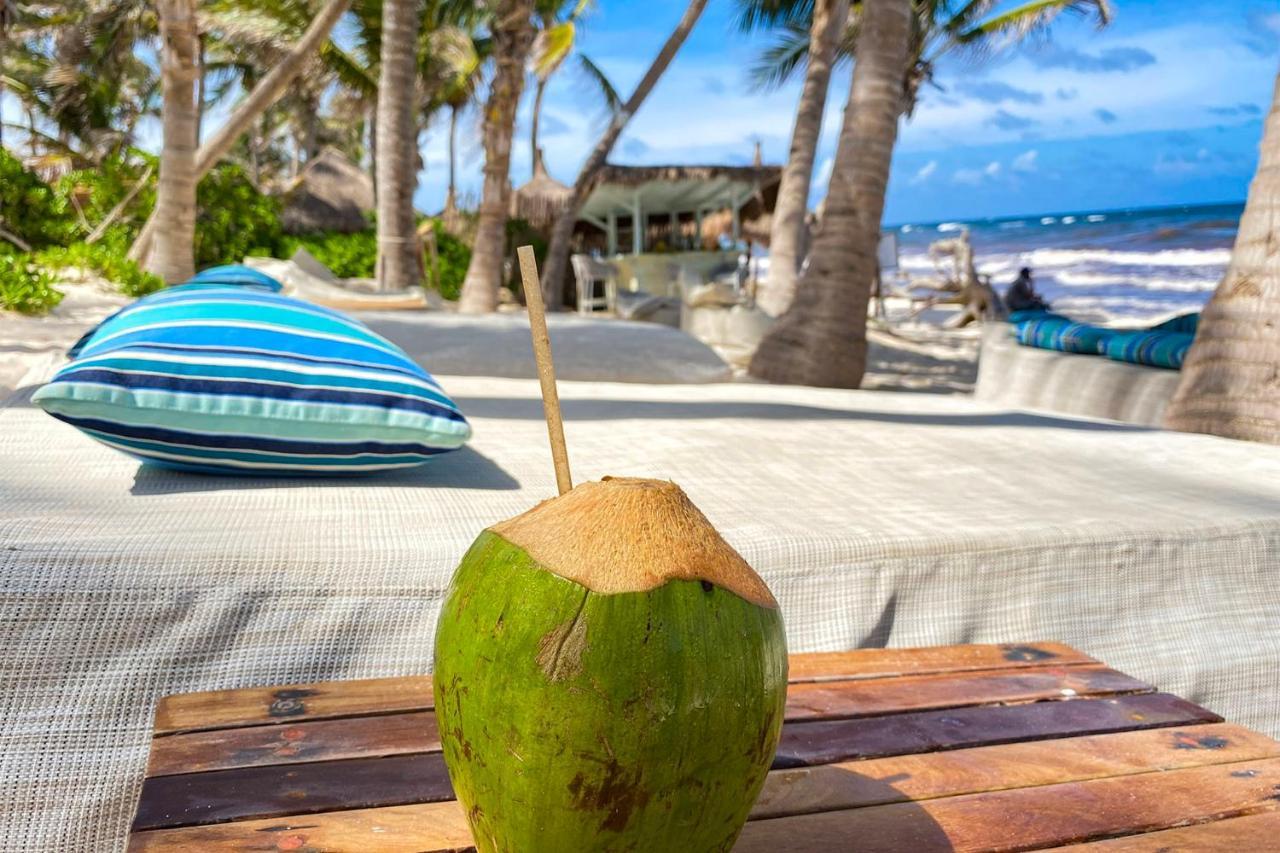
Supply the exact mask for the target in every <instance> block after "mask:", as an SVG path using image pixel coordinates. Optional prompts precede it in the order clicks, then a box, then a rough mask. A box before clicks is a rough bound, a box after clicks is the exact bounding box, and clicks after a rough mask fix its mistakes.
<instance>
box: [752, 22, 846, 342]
mask: <svg viewBox="0 0 1280 853" xmlns="http://www.w3.org/2000/svg"><path fill="white" fill-rule="evenodd" d="M848 19H849V0H816V2H815V3H814V6H813V23H812V24H811V26H810V28H809V61H808V66H807V68H806V70H805V75H804V88H803V89H802V90H801V92H800V102H799V104H798V105H797V106H796V121H795V127H794V129H793V130H792V132H791V151H790V153H789V154H788V156H787V164H786V166H785V167H783V170H782V182H781V183H780V184H779V185H778V201H777V204H776V205H775V206H774V209H773V223H772V225H771V227H770V230H769V278H768V280H767V281H765V282H764V287H762V288H760V292H759V294H758V296H757V297H756V304H757V305H759V306H760V308H761V309H762V310H764V312H765V313H767V314H769V315H771V316H774V317H777V316H780V315H782V314H783V313H784V312H785V311H786V310H787V308H788V307H790V305H791V300H792V299H793V298H794V297H795V292H796V276H797V275H798V274H799V272H800V264H801V262H803V260H804V256H803V245H804V228H805V222H804V218H805V213H806V212H807V211H808V209H809V184H810V181H811V180H812V179H813V161H814V157H815V156H816V154H817V150H818V136H819V135H820V134H821V133H822V115H823V113H824V112H825V111H826V104H827V88H828V85H829V84H830V82H831V66H832V65H833V64H834V63H835V59H836V49H837V48H838V47H839V46H840V37H841V36H842V35H843V34H844V28H845V24H846V23H847V22H848Z"/></svg>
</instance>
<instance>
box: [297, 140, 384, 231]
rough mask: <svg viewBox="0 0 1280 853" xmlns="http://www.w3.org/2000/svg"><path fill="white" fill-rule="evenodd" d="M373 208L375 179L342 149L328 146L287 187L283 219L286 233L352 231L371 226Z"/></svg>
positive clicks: (362, 229)
mask: <svg viewBox="0 0 1280 853" xmlns="http://www.w3.org/2000/svg"><path fill="white" fill-rule="evenodd" d="M372 212H373V181H371V180H369V176H368V175H366V174H365V173H364V171H363V170H362V169H361V168H360V167H359V166H357V165H356V164H355V163H352V162H351V161H350V160H348V159H347V158H346V156H344V155H343V154H342V152H340V151H338V150H336V149H333V148H326V149H324V151H322V152H321V153H320V154H319V155H318V156H317V157H314V158H313V159H312V160H311V161H309V162H308V163H307V166H306V168H305V169H303V170H302V173H301V174H300V175H298V177H297V179H296V180H295V181H294V182H293V185H292V186H290V187H289V189H287V190H285V192H284V210H283V212H282V214H281V217H280V219H281V224H282V225H283V226H284V230H285V233H287V234H305V233H307V232H313V231H340V232H342V233H344V234H351V233H355V232H357V231H364V230H365V229H366V228H368V227H369V219H368V214H369V213H372Z"/></svg>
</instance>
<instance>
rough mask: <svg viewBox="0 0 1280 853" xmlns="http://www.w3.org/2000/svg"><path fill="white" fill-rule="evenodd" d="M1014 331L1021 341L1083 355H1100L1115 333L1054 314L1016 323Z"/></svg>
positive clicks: (1026, 344) (1042, 347) (1033, 345)
mask: <svg viewBox="0 0 1280 853" xmlns="http://www.w3.org/2000/svg"><path fill="white" fill-rule="evenodd" d="M1014 331H1015V332H1016V334H1017V336H1018V343H1020V344H1023V345H1025V346H1030V347H1040V348H1041V349H1052V350H1058V351H1060V352H1075V353H1082V354H1084V355H1097V354H1098V353H1099V352H1100V351H1101V347H1102V345H1103V344H1104V343H1105V341H1106V339H1107V338H1108V337H1110V336H1111V334H1112V332H1111V330H1110V329H1103V328H1100V327H1098V326H1090V325H1088V324H1087V323H1075V322H1072V321H1071V320H1068V319H1067V318H1066V317H1058V316H1056V315H1052V314H1051V315H1048V316H1045V317H1041V318H1038V319H1032V320H1024V321H1022V322H1021V323H1017V324H1015V326H1014Z"/></svg>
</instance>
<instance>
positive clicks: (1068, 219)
mask: <svg viewBox="0 0 1280 853" xmlns="http://www.w3.org/2000/svg"><path fill="white" fill-rule="evenodd" d="M1075 221H1076V218H1075V217H1074V216H1064V217H1062V224H1063V225H1074V224H1075Z"/></svg>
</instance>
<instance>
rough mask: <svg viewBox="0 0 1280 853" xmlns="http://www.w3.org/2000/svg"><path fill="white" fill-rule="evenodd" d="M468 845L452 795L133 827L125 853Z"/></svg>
mask: <svg viewBox="0 0 1280 853" xmlns="http://www.w3.org/2000/svg"><path fill="white" fill-rule="evenodd" d="M471 849H473V848H472V847H471V829H470V828H469V827H468V826H467V818H466V815H465V814H463V811H462V807H461V806H459V805H458V803H457V802H456V801H450V802H447V803H419V804H415V805H409V806H390V807H388V808H382V809H358V810H352V811H342V812H325V813H323V814H315V815H306V816H303V817H297V818H268V819H265V820H245V821H237V822H236V823H219V824H214V825H213V826H192V827H185V828H183V829H159V830H153V831H151V832H138V833H134V834H133V835H132V836H131V837H130V838H129V853H188V851H192V850H199V851H208V853H219V851H228V850H243V851H273V852H274V851H280V850H302V851H313V850H329V851H351V853H356V851H359V853H372V851H377V853H457V851H464V850H471Z"/></svg>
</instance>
